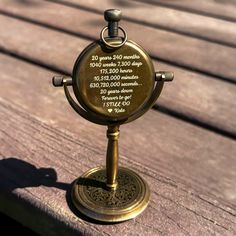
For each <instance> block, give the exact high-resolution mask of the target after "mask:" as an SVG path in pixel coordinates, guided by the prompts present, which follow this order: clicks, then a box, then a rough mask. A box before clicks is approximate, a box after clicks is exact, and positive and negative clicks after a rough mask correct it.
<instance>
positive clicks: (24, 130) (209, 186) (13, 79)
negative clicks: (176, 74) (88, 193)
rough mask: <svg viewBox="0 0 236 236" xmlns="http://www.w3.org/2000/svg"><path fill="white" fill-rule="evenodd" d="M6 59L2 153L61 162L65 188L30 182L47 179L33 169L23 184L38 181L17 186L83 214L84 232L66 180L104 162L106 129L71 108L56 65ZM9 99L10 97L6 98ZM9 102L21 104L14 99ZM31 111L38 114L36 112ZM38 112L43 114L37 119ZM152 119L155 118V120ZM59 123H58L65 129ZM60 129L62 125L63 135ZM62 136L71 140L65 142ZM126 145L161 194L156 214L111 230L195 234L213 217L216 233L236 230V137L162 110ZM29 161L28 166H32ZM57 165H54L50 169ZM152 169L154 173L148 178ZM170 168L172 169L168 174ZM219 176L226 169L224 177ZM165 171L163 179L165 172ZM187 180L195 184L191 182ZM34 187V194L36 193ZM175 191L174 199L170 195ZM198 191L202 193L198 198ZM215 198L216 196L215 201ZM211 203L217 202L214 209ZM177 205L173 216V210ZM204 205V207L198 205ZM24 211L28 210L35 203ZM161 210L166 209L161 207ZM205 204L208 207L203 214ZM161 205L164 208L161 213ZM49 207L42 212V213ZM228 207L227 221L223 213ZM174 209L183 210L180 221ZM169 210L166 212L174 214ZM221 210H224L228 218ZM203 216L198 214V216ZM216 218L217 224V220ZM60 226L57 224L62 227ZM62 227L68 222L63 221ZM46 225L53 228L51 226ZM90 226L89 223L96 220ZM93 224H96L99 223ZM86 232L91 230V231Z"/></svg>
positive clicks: (126, 153) (56, 213)
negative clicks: (58, 86) (54, 79)
mask: <svg viewBox="0 0 236 236" xmlns="http://www.w3.org/2000/svg"><path fill="white" fill-rule="evenodd" d="M0 65H1V67H2V68H1V71H2V72H3V71H4V73H3V75H2V76H3V77H2V78H3V81H2V85H1V96H2V97H3V99H4V100H1V106H2V107H3V108H2V110H1V111H2V112H1V119H2V124H1V143H2V144H3V145H2V147H1V155H2V157H7V158H9V157H15V158H16V159H18V161H19V162H21V161H26V162H28V163H30V164H31V165H34V166H36V167H37V168H54V169H55V170H56V172H57V175H58V178H59V180H58V181H59V182H62V183H65V184H64V185H63V184H62V186H64V188H63V189H62V190H55V189H54V188H52V190H51V188H48V187H39V188H30V186H31V185H33V186H34V185H35V186H37V185H39V183H37V179H36V180H35V179H34V178H30V177H29V176H28V177H27V174H26V175H25V176H26V180H25V179H24V178H23V180H22V179H19V181H20V182H19V183H18V182H16V183H15V184H16V185H21V184H23V186H22V188H23V187H24V186H26V185H27V179H28V178H29V179H30V181H33V184H31V182H30V181H29V179H28V181H29V182H30V184H29V185H30V186H29V189H28V188H27V189H25V190H24V189H21V190H19V191H16V192H15V194H17V195H20V196H21V197H23V198H26V199H28V201H32V202H31V203H32V204H33V205H34V204H36V202H35V201H36V200H37V202H38V204H39V206H38V207H39V208H40V210H41V211H42V213H41V214H44V213H45V211H46V212H47V211H49V210H50V211H52V212H51V213H50V214H51V217H52V218H57V217H58V218H59V219H60V217H62V219H61V221H63V220H64V221H66V222H67V221H68V222H69V224H70V225H71V224H72V223H75V222H74V221H77V223H76V224H75V225H74V226H73V227H72V228H74V227H75V228H76V227H77V230H78V231H79V232H82V231H83V230H85V229H84V227H86V225H84V224H85V223H83V222H81V221H80V220H79V221H78V220H76V218H75V217H72V216H73V214H72V213H71V212H70V210H69V209H68V207H67V205H66V204H67V203H66V199H65V190H67V189H68V188H67V187H68V186H67V185H66V184H69V183H71V182H72V181H73V179H75V178H76V177H78V176H79V175H80V174H81V173H83V172H84V171H85V170H86V169H88V168H90V167H93V166H96V165H101V164H103V163H104V160H105V158H104V156H105V147H106V140H105V129H104V128H103V127H100V126H96V125H93V124H90V123H88V122H87V121H85V120H83V119H82V118H79V117H77V116H76V115H75V114H74V113H73V112H72V111H71V109H70V108H69V106H68V104H67V102H66V101H65V98H64V94H63V92H62V91H61V90H57V91H55V89H54V88H52V87H51V86H50V81H49V79H47V78H46V77H50V76H51V74H52V72H50V71H47V70H43V69H39V68H38V67H36V66H32V65H29V64H27V63H25V62H20V61H19V60H16V59H12V58H9V57H7V56H1V63H0ZM31 75H34V77H31ZM42 80H44V82H42ZM14 86H15V87H14ZM4 91H5V92H4ZM23 91H25V92H24V95H23V94H22V92H23ZM6 100H8V101H9V102H6ZM9 104H14V105H13V106H10V105H9ZM16 107H18V108H16ZM8 110H9V111H8ZM7 112H8V113H7ZM9 112H12V113H9ZM29 113H30V114H32V115H29ZM22 116H23V118H22ZM32 116H35V117H36V118H37V120H36V119H35V118H32ZM27 120H28V121H27ZM27 122H28V123H27ZM42 122H43V123H42ZM150 124H153V125H152V126H150ZM37 126H38V127H37ZM53 127H58V128H60V130H58V129H57V128H53ZM63 130H65V131H63ZM66 130H67V131H66ZM51 132H52V133H51ZM53 132H56V133H53ZM60 133H62V134H61V135H62V137H61V136H60ZM72 133H73V134H72ZM94 133H96V138H94ZM131 133H135V137H134V138H132V139H130V134H131ZM166 137H168V141H166V143H164V142H157V141H156V140H165V138H166ZM73 140H74V141H73ZM145 140H146V141H145ZM147 140H148V142H147ZM144 141H145V142H147V143H146V144H145V145H143V142H144ZM62 143H63V145H61V144H62ZM138 147H142V148H141V149H140V148H138ZM187 147H188V148H187ZM167 150H168V152H167ZM229 150H230V152H229ZM120 153H121V165H125V166H127V165H128V166H130V167H132V168H134V169H136V170H137V171H138V172H139V173H142V174H144V178H145V179H147V180H148V182H149V185H150V186H151V190H152V192H153V191H155V193H153V194H154V195H155V194H156V196H155V197H154V196H152V204H153V206H150V207H149V209H152V210H151V211H150V210H148V209H147V212H148V213H147V214H148V215H145V213H144V214H143V216H142V217H141V218H138V219H137V220H134V221H130V222H129V223H125V225H123V224H121V225H120V226H114V228H115V229H114V228H112V230H111V228H109V227H113V226H109V227H108V226H107V233H111V232H113V233H114V234H115V233H116V232H117V233H118V232H121V230H122V231H123V230H125V233H126V234H129V233H130V232H131V230H132V229H133V230H135V233H137V232H140V235H142V234H144V232H146V231H147V234H150V235H152V234H154V233H155V234H158V232H159V233H160V234H161V233H163V234H170V235H171V234H172V233H176V234H178V233H179V234H180V233H183V234H186V233H187V232H191V234H192V235H193V234H196V235H197V233H202V234H204V233H205V234H207V231H205V230H204V227H206V225H208V227H207V229H208V230H209V229H210V230H211V231H212V232H215V233H216V234H219V235H220V234H222V233H223V234H225V235H231V234H233V232H234V231H235V227H236V226H235V225H234V223H233V222H234V220H235V219H234V216H235V211H234V207H233V205H231V204H230V202H232V204H235V188H236V186H235V183H236V181H235V180H236V176H235V172H234V165H235V160H234V156H235V155H236V146H235V142H234V141H231V140H229V139H227V138H223V137H221V136H219V135H215V134H213V133H209V132H208V131H205V130H202V129H200V128H197V127H194V126H192V125H188V124H187V123H185V122H182V121H178V120H176V119H174V118H171V117H168V116H166V115H162V114H157V113H156V112H155V111H150V112H148V113H147V114H146V115H145V116H144V117H143V118H141V119H140V120H138V121H136V122H134V123H131V124H129V125H126V126H124V127H122V129H121V140H120ZM216 157H217V158H216ZM9 162H10V164H9V165H10V167H11V164H12V165H13V167H12V168H8V172H3V171H6V170H5V169H4V168H3V167H2V165H0V168H1V171H0V173H4V175H3V176H4V178H5V179H2V180H4V181H2V182H1V184H4V183H7V186H8V187H7V188H9V179H11V178H12V180H11V181H13V180H14V181H17V180H18V178H17V177H16V176H14V173H12V172H13V171H14V172H15V171H16V169H15V168H16V167H15V168H14V163H15V162H16V163H15V165H18V164H19V163H18V164H17V160H12V161H11V160H9ZM11 162H13V163H11ZM3 163H4V162H3ZM6 163H8V161H6ZM6 165H7V164H6ZM24 165H25V167H24ZM3 166H4V165H3ZM19 166H21V164H19ZM2 168H3V170H2ZM22 168H23V170H20V173H19V175H20V174H21V173H23V172H24V171H25V173H28V172H27V170H28V171H29V173H31V170H29V166H28V167H27V163H24V162H23V163H22ZM24 168H26V169H25V170H24ZM183 170H184V171H183ZM49 173H51V172H50V171H49ZM145 173H146V174H145ZM32 174H34V173H32ZM146 175H148V176H150V177H148V178H147V177H146ZM165 176H168V178H166V177H165ZM218 176H221V179H219V178H218ZM33 177H34V176H33ZM8 178H9V179H8ZM160 178H161V180H158V179H160ZM162 178H163V180H162ZM6 179H8V181H6ZM21 181H22V182H21ZM34 181H36V183H34ZM45 181H46V185H49V186H54V185H55V187H56V186H58V187H60V186H61V185H60V184H58V185H57V184H55V183H47V180H45ZM159 181H160V182H161V181H162V182H163V183H162V184H163V185H164V186H165V187H164V186H163V187H162V186H161V185H162V184H160V183H159ZM166 181H167V182H166ZM183 183H184V184H183ZM169 185H170V186H172V185H173V186H172V187H171V189H172V188H174V189H176V191H177V192H178V191H179V190H178V189H179V188H180V189H182V188H183V193H182V192H181V194H180V193H179V195H178V196H179V198H178V196H176V193H174V192H171V191H172V190H171V189H170V190H168V191H167V192H165V191H166V190H165V188H166V187H167V188H169V187H170V186H169ZM13 186H14V185H13ZM66 186H67V187H66ZM174 186H175V187H174ZM177 186H178V187H177ZM187 186H191V190H190V189H188V188H187ZM31 187H32V186H31ZM187 189H188V190H187ZM163 191H164V192H163ZM188 191H190V192H188ZM195 192H196V193H195ZM162 193H165V194H166V195H164V198H167V199H163V205H160V202H161V201H162V200H161V199H162V197H160V196H159V195H162ZM25 194H26V196H25ZM27 194H28V195H29V194H31V197H30V196H28V195H27ZM32 194H33V196H32ZM54 195H56V196H54ZM169 195H170V196H169ZM190 196H191V197H190ZM193 196H195V197H193ZM197 196H199V197H200V199H201V200H199V199H198V200H197V199H195V198H198V197H197ZM169 197H171V199H168V198H169ZM189 197H190V199H189ZM192 198H194V204H193V200H191V199H192ZM208 198H209V199H208ZM7 199H8V198H7ZM7 199H5V200H2V201H3V202H4V203H5V202H6V204H4V205H5V206H8V207H9V205H8V204H7ZM158 199H159V200H158ZM180 199H182V200H181V208H183V209H182V211H179V209H176V208H175V205H176V201H177V202H178V201H180ZM211 199H212V200H211ZM166 201H167V202H166ZM172 201H174V202H172ZM185 201H186V204H189V205H188V208H189V211H190V212H185V213H183V211H186V209H185V207H187V206H185V205H183V204H185ZM199 201H201V202H202V203H201V204H203V205H202V208H201V207H200V206H199ZM207 201H210V202H209V203H207ZM227 201H228V202H227ZM10 202H12V200H11V201H10ZM10 202H9V204H10ZM171 202H172V203H171ZM183 202H184V203H183ZM58 203H60V204H58ZM15 204H16V203H15ZM165 204H167V205H168V207H167V206H166V205H165ZM192 204H193V205H192ZM212 204H213V205H212ZM218 204H219V205H218ZM20 205H21V204H20ZM45 205H46V206H47V207H46V208H45ZM214 205H216V206H217V207H219V209H216V210H217V211H220V212H217V213H214V212H212V208H214ZM8 207H7V209H4V210H5V211H6V212H8ZM208 207H210V208H209V209H208ZM48 208H49V209H48ZM43 209H44V210H43ZM45 209H46V210H45ZM158 209H159V210H158ZM170 209H171V213H170V214H171V216H169V215H168V214H169V213H168V212H169V210H170ZM184 209H185V210H184ZM196 209H197V212H195V211H196ZM206 209H208V210H209V211H208V210H207V213H206V212H205V211H206ZM22 211H27V209H24V210H22ZM159 211H160V212H163V214H161V215H159V214H160V212H159ZM201 211H203V212H204V214H205V213H206V215H203V216H202V215H201V213H200V212H201ZM221 211H222V212H221ZM224 211H226V212H224ZM43 212H44V213H43ZM154 212H156V213H155V214H154ZM223 212H224V213H223ZM10 214H11V215H12V216H15V217H17V215H16V214H14V212H10ZM41 214H37V215H40V216H41ZM50 214H49V215H50ZM172 214H173V215H172ZM176 214H177V215H178V216H177V215H176ZM189 214H190V215H191V216H189ZM207 214H211V217H213V218H208V217H209V216H208V215H207ZM222 214H223V218H224V220H225V221H224V220H223V219H222V218H221V217H222ZM225 214H226V215H225ZM228 215H230V218H228ZM63 216H64V217H68V218H67V220H66V218H64V219H63ZM174 216H175V217H177V218H178V220H177V221H176V222H175V223H174V221H175V220H176V219H175V217H174ZM163 217H164V218H165V217H166V219H164V218H163ZM172 217H174V218H172ZM183 217H187V218H188V217H190V218H191V219H188V223H187V225H185V224H183V223H184V222H185V221H186V218H183ZM196 217H197V218H196ZM215 217H217V219H215ZM218 217H220V221H219V219H218ZM204 218H205V220H204ZM206 218H207V219H206ZM26 219H27V220H26V221H24V220H23V219H20V218H18V220H21V221H22V223H24V224H27V225H28V226H31V227H33V228H34V229H35V230H38V231H39V232H41V231H40V230H41V227H40V224H39V222H38V220H37V224H39V225H38V226H37V227H36V226H35V225H34V224H33V223H32V222H31V221H30V224H29V223H27V222H28V218H26ZM72 219H73V220H72ZM144 219H146V221H144ZM200 219H201V220H200ZM195 220H196V221H197V222H195V223H194V221H195ZM198 220H199V222H198ZM43 221H45V219H44V220H43ZM171 221H172V223H171ZM218 221H219V222H218ZM158 222H159V223H158ZM161 222H162V223H161ZM191 222H192V223H191ZM214 222H215V223H214ZM222 222H224V223H222ZM41 224H43V222H42V223H41ZM51 224H53V223H51ZM137 224H138V225H139V226H137ZM145 224H146V225H145ZM182 224H183V225H182ZM193 224H194V226H193ZM205 224H206V225H205ZM209 224H210V225H209ZM221 224H222V225H221ZM54 225H55V224H54ZM56 225H57V224H56ZM157 225H158V226H157ZM217 225H218V226H217ZM219 225H220V226H219ZM82 226H83V227H82ZM212 226H214V227H213V228H212ZM39 227H40V228H39ZM96 227H97V226H96ZM96 227H95V228H96ZM102 227H104V226H102ZM139 227H140V229H139ZM222 227H223V228H222ZM224 227H225V228H227V230H226V229H224ZM178 228H179V229H178ZM53 229H54V230H55V228H53ZM59 229H60V230H61V228H59ZM65 229H66V228H65ZM65 229H64V230H65ZM45 230H49V229H47V228H46V229H45ZM87 230H89V227H88V228H87ZM92 230H94V229H93V228H92ZM103 230H104V229H103ZM56 232H57V231H55V233H56ZM95 232H96V231H94V233H95ZM104 232H106V230H105V231H104ZM51 233H52V232H51ZM84 233H86V234H87V233H89V232H87V231H84ZM113 233H112V234H113ZM95 234H96V233H95Z"/></svg>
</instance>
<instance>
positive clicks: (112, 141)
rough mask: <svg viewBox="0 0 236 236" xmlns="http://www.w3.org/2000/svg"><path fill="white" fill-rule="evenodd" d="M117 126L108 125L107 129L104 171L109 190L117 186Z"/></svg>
mask: <svg viewBox="0 0 236 236" xmlns="http://www.w3.org/2000/svg"><path fill="white" fill-rule="evenodd" d="M119 133H120V131H119V126H118V125H117V126H108V130H107V138H108V145H107V160H106V167H107V168H106V172H107V181H106V186H107V188H108V189H110V190H115V189H116V187H117V173H118V158H119V153H118V152H119V150H118V139H119Z"/></svg>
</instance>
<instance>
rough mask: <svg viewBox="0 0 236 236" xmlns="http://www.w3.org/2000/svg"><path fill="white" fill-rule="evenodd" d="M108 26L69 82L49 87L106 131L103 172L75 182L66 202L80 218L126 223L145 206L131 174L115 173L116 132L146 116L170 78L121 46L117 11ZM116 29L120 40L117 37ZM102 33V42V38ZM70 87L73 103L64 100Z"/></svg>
mask: <svg viewBox="0 0 236 236" xmlns="http://www.w3.org/2000/svg"><path fill="white" fill-rule="evenodd" d="M104 17H105V20H106V21H108V26H107V27H105V28H103V30H102V31H101V34H100V40H97V41H95V42H93V43H91V44H90V45H88V46H87V47H86V48H85V49H84V50H83V52H82V53H81V54H80V55H79V57H78V58H77V60H76V62H75V65H74V69H73V75H72V78H71V77H68V76H54V77H53V81H52V82H53V85H54V86H55V87H60V86H63V87H64V91H65V95H66V98H67V100H68V102H69V104H70V105H71V107H72V108H73V109H74V110H75V111H76V112H77V113H78V114H79V115H80V116H82V117H83V118H85V119H87V120H88V121H91V122H93V123H96V124H99V125H106V126H108V129H107V138H108V145H107V154H106V168H104V167H96V168H93V169H91V170H88V171H87V172H86V173H84V174H83V175H82V176H81V177H80V178H78V179H77V180H76V181H75V182H74V184H73V187H72V193H71V198H72V201H73V203H74V205H75V207H76V208H77V209H78V210H79V211H80V212H81V213H83V214H84V215H86V216H88V217H90V218H93V219H96V220H99V221H104V222H120V221H124V220H128V219H132V218H134V217H136V216H137V215H138V214H140V213H141V212H142V211H143V210H144V209H145V208H146V206H147V204H148V201H149V197H150V191H149V187H148V185H147V184H146V182H145V181H144V180H143V179H142V178H141V177H140V176H139V175H137V174H136V173H135V172H133V171H132V170H129V169H127V168H124V167H118V161H119V150H118V139H119V132H120V131H119V128H120V125H122V124H126V123H128V122H132V121H134V120H136V119H138V118H139V117H140V116H142V115H143V114H144V113H145V112H147V111H148V110H149V109H150V108H151V107H152V106H153V105H154V104H155V102H156V100H157V98H158V97H159V96H160V93H161V91H162V89H163V85H164V83H165V82H168V81H172V80H173V78H174V75H173V73H172V72H165V71H159V72H155V71H154V66H153V63H152V61H151V58H150V57H149V55H148V53H147V52H146V51H145V50H144V49H143V48H142V47H141V46H139V45H138V44H136V43H134V42H133V41H131V40H127V33H126V31H125V30H124V29H123V28H121V27H119V25H118V22H119V21H120V19H121V11H120V10H115V9H111V10H107V11H105V13H104ZM119 29H120V30H121V31H122V32H123V34H124V37H120V36H119V35H118V31H119ZM106 30H108V37H105V36H104V33H105V31H106ZM69 86H72V87H73V91H74V95H75V97H76V99H77V101H78V102H79V104H78V103H77V102H75V100H74V99H73V97H72V96H71V95H70V91H69V89H68V87H69Z"/></svg>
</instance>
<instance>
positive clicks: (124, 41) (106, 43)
mask: <svg viewBox="0 0 236 236" xmlns="http://www.w3.org/2000/svg"><path fill="white" fill-rule="evenodd" d="M118 28H119V29H120V30H121V31H122V32H123V34H124V38H123V42H122V43H120V44H118V45H114V44H111V43H108V42H107V41H106V40H105V38H104V32H105V31H106V30H108V27H107V26H106V27H104V28H103V29H102V31H101V33H100V38H101V40H102V42H103V43H104V44H105V45H106V46H108V47H110V48H119V47H121V46H123V45H124V44H125V43H126V41H127V39H128V36H127V33H126V31H125V30H124V29H123V28H122V27H120V26H119V27H118Z"/></svg>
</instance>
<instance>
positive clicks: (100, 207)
mask: <svg viewBox="0 0 236 236" xmlns="http://www.w3.org/2000/svg"><path fill="white" fill-rule="evenodd" d="M117 181H118V186H117V188H116V190H114V191H112V190H108V189H107V188H106V169H105V168H103V167H97V168H94V169H91V170H89V171H87V172H86V173H84V174H83V175H82V176H81V177H80V178H78V179H77V180H76V181H75V183H74V185H73V188H72V201H73V203H74V205H75V206H76V208H77V209H78V210H79V211H80V212H81V213H83V214H84V215H86V216H88V217H89V218H92V219H95V220H99V221H103V222H121V221H125V220H129V219H132V218H134V217H136V216H137V215H139V214H140V213H141V212H142V211H143V210H144V209H145V208H146V206H147V204H148V202H149V197H150V191H149V187H148V185H147V184H146V182H145V181H144V180H143V179H142V178H141V177H140V176H139V175H137V174H136V173H135V172H133V171H131V170H129V169H127V168H123V167H120V168H119V170H118V178H117Z"/></svg>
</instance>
